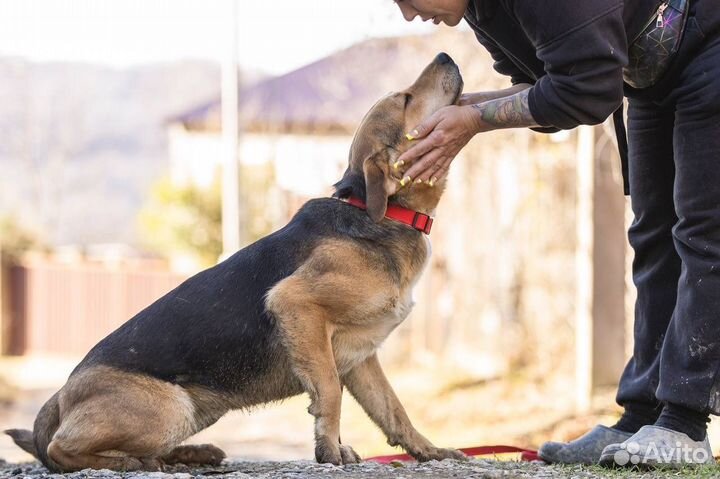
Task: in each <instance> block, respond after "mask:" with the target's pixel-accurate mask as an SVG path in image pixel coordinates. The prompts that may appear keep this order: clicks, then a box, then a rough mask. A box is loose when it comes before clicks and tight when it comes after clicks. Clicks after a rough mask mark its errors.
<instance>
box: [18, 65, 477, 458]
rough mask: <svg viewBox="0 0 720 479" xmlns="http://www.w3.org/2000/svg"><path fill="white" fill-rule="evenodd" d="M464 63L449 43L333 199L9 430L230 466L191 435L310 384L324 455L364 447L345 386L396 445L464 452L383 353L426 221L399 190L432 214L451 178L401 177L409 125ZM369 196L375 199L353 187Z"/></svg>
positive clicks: (417, 269) (87, 449)
mask: <svg viewBox="0 0 720 479" xmlns="http://www.w3.org/2000/svg"><path fill="white" fill-rule="evenodd" d="M462 86H463V82H462V78H461V76H460V73H459V70H458V67H457V65H455V63H454V62H453V61H452V59H451V58H450V57H449V56H448V55H446V54H444V53H441V54H439V55H438V56H437V57H436V58H435V59H434V61H433V62H432V63H430V64H429V65H428V66H427V67H426V68H425V70H424V71H423V72H422V73H421V75H420V77H419V78H418V79H417V80H416V81H415V83H414V84H413V85H412V86H411V87H409V88H408V89H406V90H404V91H402V92H398V93H392V94H390V95H388V96H386V97H384V98H382V99H381V100H380V101H378V103H376V104H375V105H374V106H373V107H372V109H371V110H370V112H369V113H368V114H367V115H366V116H365V118H364V119H363V120H362V123H361V124H360V126H359V128H358V130H357V133H356V134H355V138H354V140H353V143H352V147H351V151H350V158H349V165H348V168H347V170H346V172H345V174H344V176H343V178H342V180H340V181H339V182H338V183H337V184H336V185H335V188H336V192H335V194H334V196H335V198H320V199H314V200H310V201H308V202H307V203H306V204H305V205H303V206H302V208H301V209H300V210H299V211H298V212H297V214H296V215H295V216H294V217H293V219H292V220H291V221H290V223H289V224H288V225H287V226H285V227H284V228H282V229H281V230H279V231H277V232H275V233H273V234H271V235H269V236H267V237H265V238H263V239H261V240H259V241H257V242H256V243H253V244H251V245H250V246H248V247H246V248H243V249H242V250H240V251H238V252H237V253H235V254H234V255H233V256H232V257H230V258H228V259H227V260H225V261H223V262H222V263H220V264H218V265H217V266H214V267H212V268H210V269H208V270H205V271H203V272H201V273H199V274H197V275H195V276H193V277H192V278H190V279H188V280H187V281H185V282H184V283H183V284H181V285H180V286H178V287H177V288H176V289H174V290H173V291H171V292H170V293H168V294H167V295H165V296H163V297H162V298H160V299H159V300H157V301H156V302H155V303H153V304H152V305H150V306H149V307H148V308H146V309H145V310H143V311H142V312H140V313H139V314H138V315H136V316H135V317H133V318H132V319H130V320H129V321H128V322H126V323H125V324H124V325H122V326H121V327H120V328H119V329H117V330H116V331H114V332H113V333H111V334H110V335H109V336H107V337H106V338H105V339H103V340H102V341H100V343H98V344H97V345H96V346H95V347H94V348H93V349H92V350H91V351H90V352H89V353H88V355H87V356H86V357H85V358H84V359H83V360H82V362H81V363H80V364H79V365H78V366H77V367H76V368H75V370H74V371H73V372H72V374H71V375H70V377H69V378H68V381H67V383H66V384H65V386H63V387H62V389H60V391H58V392H57V393H56V394H55V395H54V396H52V397H51V398H50V400H49V401H48V402H47V403H46V404H45V405H44V406H43V408H42V409H41V410H40V412H39V414H38V416H37V418H36V420H35V424H34V430H33V431H32V432H31V431H26V430H17V429H14V430H10V431H6V432H7V433H8V434H9V435H10V436H12V437H13V439H14V440H15V442H16V443H17V444H18V445H19V446H20V447H22V448H23V449H25V450H26V451H28V452H30V453H32V454H34V455H35V456H36V457H38V458H39V459H40V460H41V461H42V462H43V464H45V465H46V466H47V467H48V468H49V469H51V470H53V471H63V472H67V471H75V470H80V469H84V468H94V469H103V468H107V469H115V470H137V469H146V470H149V469H159V468H161V467H162V465H163V464H172V463H180V462H182V463H209V464H217V463H219V462H220V461H222V459H223V458H224V457H225V454H224V453H223V452H222V451H221V450H220V449H218V448H216V447H214V446H211V445H199V446H189V445H186V446H182V445H180V444H181V443H182V442H183V441H184V440H186V439H187V438H188V437H190V436H192V435H193V434H195V433H197V432H198V431H201V430H202V429H204V428H206V427H208V426H209V425H211V424H213V423H214V422H215V421H217V420H218V419H219V418H220V417H221V416H223V415H224V414H225V413H227V412H228V411H229V410H231V409H243V408H249V407H251V406H254V405H258V404H262V403H267V402H270V401H277V400H280V399H283V398H287V397H289V396H293V395H297V394H301V393H303V392H307V393H308V394H309V396H310V400H311V403H310V407H309V409H308V411H309V412H310V414H312V415H313V416H314V417H315V457H316V459H317V460H318V461H319V462H329V463H333V464H348V463H356V462H359V461H360V458H359V457H358V455H357V454H356V453H355V451H353V449H352V448H351V447H350V446H347V445H345V444H341V442H340V430H339V429H340V402H341V396H342V386H343V385H344V386H345V387H347V389H348V390H349V391H350V393H351V394H352V395H353V396H354V397H355V399H356V400H357V401H358V402H359V403H360V405H361V406H362V407H363V409H364V410H365V412H366V413H367V414H368V415H369V416H370V418H371V419H372V420H373V421H374V422H375V423H376V424H377V425H378V426H379V427H380V428H381V429H382V431H383V432H384V433H385V434H386V436H387V438H388V442H389V444H390V445H393V446H395V445H400V446H402V447H403V448H404V449H405V450H406V451H407V452H408V453H410V454H411V455H412V456H414V457H415V458H417V459H418V460H421V461H426V460H430V459H444V458H456V459H461V458H464V456H463V455H462V453H460V452H458V451H455V450H452V449H440V448H437V447H435V446H434V445H433V444H432V443H430V441H428V440H427V439H426V438H425V437H423V436H422V435H421V434H420V433H419V432H418V431H417V430H415V428H414V427H413V426H412V424H411V423H410V420H409V419H408V416H407V414H406V413H405V410H404V409H403V407H402V405H401V404H400V402H399V401H398V398H397V397H396V395H395V393H394V392H393V389H392V387H391V386H390V384H389V382H388V381H387V379H386V378H385V375H384V373H383V370H382V368H381V367H380V363H379V362H378V358H377V355H376V352H377V349H378V347H379V346H380V344H381V343H382V342H383V341H384V340H385V338H386V337H387V336H388V335H389V334H390V332H391V331H392V330H393V329H394V328H395V327H397V326H398V324H400V323H401V322H402V321H403V320H404V319H405V317H406V316H407V315H408V313H409V312H410V309H411V308H412V305H413V300H412V297H411V290H412V288H413V285H414V284H415V283H416V281H417V280H418V278H419V276H420V274H421V272H422V270H423V267H424V265H425V263H426V261H427V259H428V257H429V254H430V248H429V243H428V240H427V238H426V237H425V235H423V233H421V232H420V231H418V230H417V229H414V228H412V227H410V226H408V225H405V224H402V223H399V222H396V221H393V220H391V219H388V218H385V212H386V208H387V205H388V203H390V204H399V205H401V206H404V207H406V208H409V209H413V210H416V211H419V212H422V213H426V214H430V215H431V214H432V213H433V211H434V210H435V207H436V205H437V204H438V201H439V199H440V195H441V193H442V191H443V188H444V186H445V185H444V181H443V180H441V181H440V182H438V183H437V184H436V185H435V186H434V187H432V186H429V185H424V184H413V185H411V186H409V187H405V188H400V187H399V183H400V179H401V178H402V175H403V173H404V169H405V168H404V167H400V168H397V169H396V168H393V164H394V162H395V160H396V159H397V158H398V156H399V155H400V154H401V153H402V152H403V151H405V150H407V149H408V148H409V146H410V142H409V141H408V140H407V139H405V137H404V132H405V131H408V129H410V128H412V127H414V126H415V125H416V124H418V123H419V122H420V121H421V120H422V119H423V118H425V117H427V116H428V115H430V114H431V113H433V112H435V111H436V110H438V109H439V108H442V107H444V106H447V105H451V104H453V103H455V102H456V101H457V99H458V97H459V95H460V93H461V90H462ZM349 196H356V197H359V198H361V199H364V200H365V202H366V204H367V211H365V210H363V209H360V208H357V207H355V206H353V205H350V204H348V203H347V202H346V201H343V199H345V198H348V197H349Z"/></svg>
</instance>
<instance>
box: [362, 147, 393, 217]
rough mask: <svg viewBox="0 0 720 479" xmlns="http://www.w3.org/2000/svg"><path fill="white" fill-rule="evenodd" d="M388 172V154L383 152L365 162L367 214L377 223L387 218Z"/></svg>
mask: <svg viewBox="0 0 720 479" xmlns="http://www.w3.org/2000/svg"><path fill="white" fill-rule="evenodd" d="M387 171H388V153H387V151H386V150H381V151H379V152H377V153H375V154H373V155H371V156H369V157H368V158H366V159H365V161H363V174H364V175H365V203H366V204H367V212H368V215H369V216H370V219H372V220H373V221H374V222H375V223H378V222H380V220H382V219H383V217H384V216H385V211H386V210H387V202H388V191H387V185H386V181H385V178H386V175H387Z"/></svg>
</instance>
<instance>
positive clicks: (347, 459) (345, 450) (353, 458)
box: [340, 444, 362, 464]
mask: <svg viewBox="0 0 720 479" xmlns="http://www.w3.org/2000/svg"><path fill="white" fill-rule="evenodd" d="M340 456H341V457H342V462H343V464H359V463H361V462H362V459H360V455H359V454H358V453H357V452H355V449H353V448H352V447H350V446H347V445H345V444H340Z"/></svg>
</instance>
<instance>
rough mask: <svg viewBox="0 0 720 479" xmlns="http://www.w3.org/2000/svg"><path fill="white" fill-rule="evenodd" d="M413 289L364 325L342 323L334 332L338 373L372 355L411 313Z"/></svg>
mask: <svg viewBox="0 0 720 479" xmlns="http://www.w3.org/2000/svg"><path fill="white" fill-rule="evenodd" d="M414 304H415V303H414V301H413V300H412V295H411V293H410V291H408V293H407V294H406V295H404V297H402V298H398V299H397V300H396V301H394V302H393V304H392V307H390V308H388V309H387V310H386V311H384V312H381V313H378V314H377V315H375V316H374V317H372V318H367V320H366V321H364V322H363V323H362V324H352V325H343V326H342V327H340V328H338V329H337V330H336V332H335V334H333V338H332V344H333V351H334V354H335V362H336V364H337V368H338V372H339V373H340V374H341V375H342V374H344V373H346V372H348V371H349V370H350V369H352V368H353V367H354V366H355V365H357V364H358V363H360V362H362V361H363V360H364V359H365V358H367V357H368V356H370V355H371V354H373V353H374V352H375V351H377V349H378V348H379V347H380V345H381V344H382V343H383V341H385V339H387V337H388V336H389V335H390V333H391V332H392V331H393V330H394V329H395V328H396V327H397V326H398V325H399V324H400V323H402V322H403V320H404V319H405V318H406V317H407V316H408V314H410V311H411V310H412V307H413V305H414Z"/></svg>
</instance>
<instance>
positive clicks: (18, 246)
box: [0, 216, 45, 260]
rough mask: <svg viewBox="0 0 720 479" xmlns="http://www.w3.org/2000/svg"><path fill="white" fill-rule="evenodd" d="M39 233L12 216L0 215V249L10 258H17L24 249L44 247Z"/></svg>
mask: <svg viewBox="0 0 720 479" xmlns="http://www.w3.org/2000/svg"><path fill="white" fill-rule="evenodd" d="M44 248H45V244H44V242H43V241H42V239H41V235H40V234H39V233H37V232H35V231H32V230H30V229H29V228H27V227H26V226H24V225H23V224H21V223H20V222H19V221H18V220H17V219H16V218H14V217H13V216H3V217H0V250H2V252H3V255H5V257H6V258H9V259H10V260H17V259H18V258H19V257H20V256H22V254H23V253H24V252H25V251H28V250H31V249H44Z"/></svg>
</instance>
